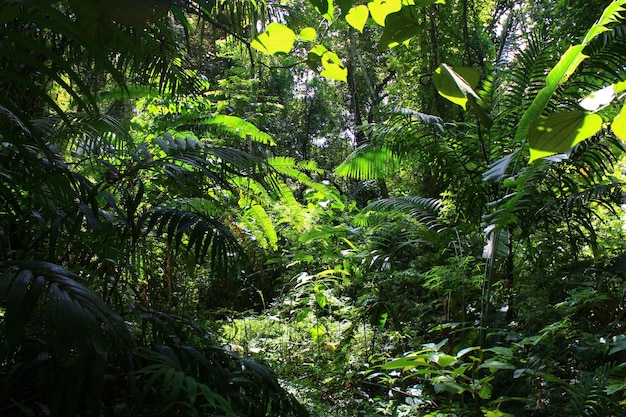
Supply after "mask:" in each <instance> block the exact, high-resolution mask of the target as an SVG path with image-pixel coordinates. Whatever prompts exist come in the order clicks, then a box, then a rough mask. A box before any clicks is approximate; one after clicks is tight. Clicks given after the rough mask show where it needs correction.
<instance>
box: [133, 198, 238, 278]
mask: <svg viewBox="0 0 626 417" xmlns="http://www.w3.org/2000/svg"><path fill="white" fill-rule="evenodd" d="M139 224H140V227H142V228H145V231H146V233H151V232H154V233H155V234H156V235H157V236H159V237H161V236H163V235H165V236H166V239H167V242H168V243H169V244H171V245H172V246H173V247H174V248H176V249H179V248H180V247H181V246H186V248H187V252H190V251H192V250H193V253H194V256H195V259H196V261H197V262H200V261H202V260H203V259H204V258H205V257H206V256H207V255H209V251H210V261H211V264H212V266H213V267H214V269H215V270H216V271H217V270H220V269H229V268H228V267H229V266H232V265H233V263H235V262H236V259H235V258H234V256H235V255H236V254H241V253H242V250H241V247H240V246H239V244H238V242H237V239H236V238H235V237H234V236H233V234H232V233H231V232H230V230H229V229H228V228H227V227H226V226H225V225H224V224H223V223H221V222H219V221H218V220H216V219H215V218H211V217H208V216H205V215H202V214H199V213H194V212H190V211H184V210H180V209H175V208H157V209H154V210H150V211H148V212H146V213H145V214H144V215H143V216H142V217H141V219H140V222H139ZM183 237H185V238H186V242H184V241H183Z"/></svg>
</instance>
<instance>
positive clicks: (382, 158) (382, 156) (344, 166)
mask: <svg viewBox="0 0 626 417" xmlns="http://www.w3.org/2000/svg"><path fill="white" fill-rule="evenodd" d="M397 164H398V161H397V159H396V157H395V156H394V155H393V153H392V152H391V150H390V149H388V148H386V147H380V146H378V145H372V144H366V145H362V146H360V147H359V148H357V149H355V150H354V151H353V152H352V153H351V154H350V155H348V157H347V158H346V159H345V161H343V162H342V163H341V164H339V166H338V167H337V168H335V173H336V174H337V175H342V176H345V177H349V178H356V179H360V180H372V179H380V178H386V177H387V176H388V174H389V173H390V172H393V171H394V170H395V169H396V167H397Z"/></svg>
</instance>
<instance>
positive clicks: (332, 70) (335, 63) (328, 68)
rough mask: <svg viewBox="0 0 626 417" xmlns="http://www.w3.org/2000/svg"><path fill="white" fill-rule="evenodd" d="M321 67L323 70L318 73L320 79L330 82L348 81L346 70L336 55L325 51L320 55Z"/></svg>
mask: <svg viewBox="0 0 626 417" xmlns="http://www.w3.org/2000/svg"><path fill="white" fill-rule="evenodd" d="M322 66H323V67H324V69H323V70H322V72H320V75H321V76H322V77H326V78H330V79H331V80H337V81H343V82H346V81H347V80H348V69H347V68H346V66H345V65H344V64H343V62H341V59H339V57H338V56H337V54H336V53H334V52H330V51H327V52H325V53H324V55H322Z"/></svg>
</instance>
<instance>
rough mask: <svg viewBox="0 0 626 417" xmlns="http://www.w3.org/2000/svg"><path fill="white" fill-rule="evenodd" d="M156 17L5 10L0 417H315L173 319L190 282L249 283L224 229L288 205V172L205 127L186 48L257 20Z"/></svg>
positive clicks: (260, 137) (216, 122) (58, 6)
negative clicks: (119, 416)
mask: <svg viewBox="0 0 626 417" xmlns="http://www.w3.org/2000/svg"><path fill="white" fill-rule="evenodd" d="M150 5H153V6H154V7H147V8H144V6H145V4H144V3H141V4H139V5H130V6H129V5H122V4H121V3H113V4H111V5H108V6H107V7H103V6H102V5H101V4H100V3H97V2H93V3H91V2H89V3H87V2H70V3H66V2H52V3H49V2H41V3H39V2H35V3H32V4H23V3H22V2H4V3H2V5H0V10H1V12H0V15H1V16H2V20H3V21H2V29H1V30H2V37H3V39H4V41H3V42H4V46H3V48H2V53H0V68H1V70H0V71H1V73H2V81H1V82H0V91H1V92H2V93H3V98H2V100H1V102H0V110H2V124H1V130H0V137H1V138H2V143H3V145H2V149H1V150H0V158H1V159H2V166H3V174H2V180H1V183H0V196H1V197H0V207H1V209H0V211H1V212H2V215H1V218H0V231H2V233H1V238H0V248H1V251H0V256H1V259H0V265H1V267H0V268H1V271H2V272H1V275H0V305H1V309H2V310H1V311H2V321H1V328H2V333H1V348H0V357H1V359H0V362H1V363H2V366H1V369H0V374H2V376H3V377H2V380H3V387H2V391H1V393H0V404H1V405H0V408H2V409H3V410H5V412H10V413H12V414H17V413H23V414H25V415H34V414H39V413H43V414H50V415H70V416H72V415H84V414H85V413H91V414H99V413H101V412H104V413H112V412H113V410H117V411H115V412H118V411H119V412H123V413H126V414H129V415H130V414H133V415H154V414H155V413H159V414H164V413H179V412H184V413H186V414H190V415H198V414H205V413H211V414H212V413H220V414H225V415H235V414H242V413H243V414H246V415H306V411H305V410H304V409H303V408H302V407H301V406H300V405H299V404H298V403H297V402H295V401H294V400H293V398H292V397H291V396H290V395H289V394H287V393H286V392H285V391H284V390H283V389H282V388H281V387H280V386H279V385H278V383H277V381H276V379H275V377H274V376H273V375H272V373H271V371H270V370H269V369H267V368H266V367H264V366H262V365H260V364H257V363H254V362H252V361H249V360H246V359H242V358H239V357H237V356H236V355H234V354H233V353H232V352H229V351H227V350H225V349H224V348H223V347H222V346H221V345H220V344H219V342H218V341H217V340H216V339H215V338H214V337H212V336H211V335H210V334H209V333H208V332H207V331H206V329H202V328H200V327H199V326H197V325H195V324H194V323H193V321H192V320H189V319H187V318H185V317H183V316H184V315H185V314H188V313H190V312H191V311H192V309H190V308H189V306H188V305H185V302H189V300H191V299H192V297H191V296H189V295H187V297H186V299H182V300H180V301H182V302H181V303H180V304H178V305H177V304H176V303H175V302H174V297H179V296H180V294H183V293H184V292H183V291H181V290H182V288H180V287H181V286H182V283H181V282H180V279H182V278H186V276H185V275H183V274H182V273H181V272H182V271H185V272H186V273H187V274H190V273H192V272H193V271H196V267H195V265H196V264H198V263H203V264H204V265H205V266H206V267H207V268H208V270H209V271H211V273H212V274H213V275H218V276H219V274H226V273H228V274H236V273H237V271H238V270H240V269H241V268H242V266H244V265H245V262H244V258H245V255H246V251H245V248H244V245H245V243H244V242H243V241H242V240H243V239H242V236H240V235H239V234H238V232H239V231H240V229H239V228H238V227H237V226H236V225H233V223H232V217H231V216H230V215H229V211H231V212H232V208H233V207H237V204H238V201H239V200H240V199H242V198H243V197H245V196H251V195H252V196H253V194H252V193H250V192H249V189H250V187H251V186H252V187H253V189H263V190H265V196H267V195H270V194H271V193H274V195H278V191H279V181H277V178H276V174H275V173H276V171H275V170H273V169H272V168H271V167H270V165H269V164H268V163H267V162H266V161H264V160H262V159H260V158H258V157H256V156H253V155H251V154H249V153H247V152H244V151H243V150H241V149H240V147H239V146H236V144H237V143H238V142H240V141H244V140H248V139H249V140H250V141H252V142H254V141H256V142H259V143H261V144H262V143H265V144H269V142H271V139H270V137H269V136H268V135H267V134H266V133H264V132H262V131H260V130H259V129H257V128H256V127H255V126H254V125H252V124H250V123H248V122H246V121H244V120H243V119H241V118H238V117H235V116H230V115H224V114H219V113H218V112H213V113H208V114H207V112H210V111H212V110H213V108H214V104H213V103H212V102H211V101H210V100H208V99H206V98H205V97H204V96H203V94H205V93H207V90H206V85H205V83H204V81H203V79H202V77H201V76H199V75H200V74H198V73H197V72H196V71H194V70H192V69H190V68H189V67H187V64H188V62H186V61H185V60H184V54H183V51H184V49H181V48H180V47H181V45H184V42H185V37H186V35H188V33H187V34H186V33H185V32H188V31H190V30H192V29H193V28H194V26H192V25H191V23H190V22H189V21H188V20H187V19H188V16H190V15H187V14H186V13H191V12H194V13H196V16H199V18H200V19H202V20H204V21H209V22H213V19H214V18H213V16H215V14H217V16H218V17H219V16H221V13H230V12H232V18H233V21H231V22H229V25H234V26H236V25H237V24H241V23H242V22H243V21H242V20H241V19H242V18H244V15H245V19H248V20H247V21H246V22H247V23H248V24H249V22H251V21H252V22H255V21H256V19H257V18H258V14H257V13H258V10H257V9H255V8H251V7H249V4H243V3H236V2H233V3H229V4H226V5H220V7H221V6H226V8H225V9H222V8H220V9H219V10H218V9H216V6H215V5H213V6H210V5H209V4H208V3H204V2H196V3H191V2H187V3H185V4H184V7H180V6H178V5H174V4H173V3H171V4H170V3H167V4H166V3H156V2H155V3H150ZM136 6H141V7H139V8H135V7H136ZM161 6H163V9H161ZM239 6H245V7H243V8H240V7H239ZM231 7H232V8H234V9H233V10H234V11H232V10H231V9H229V8H231ZM129 8H130V9H129ZM170 9H171V10H172V13H173V16H174V17H175V18H173V19H165V16H166V13H167V11H168V10H170ZM143 12H147V14H145V15H144V14H142V13H143ZM226 16H229V15H228V14H226ZM216 18H217V17H216ZM110 19H114V20H115V21H116V22H117V23H116V22H113V21H111V20H110ZM148 20H150V21H154V23H153V24H147V23H146V21H148ZM196 27H197V26H196ZM217 27H219V28H220V29H222V30H225V31H226V32H229V31H230V30H231V29H229V28H228V27H226V23H222V24H218V25H217ZM105 35H106V36H105ZM87 68H90V69H91V70H89V71H87V70H86V69H87ZM141 112H144V114H146V115H147V114H150V116H151V117H150V119H151V121H150V123H148V122H147V120H148V118H147V117H146V116H143V118H141V117H133V115H136V114H140V113H141ZM194 131H195V132H197V133H194ZM248 204H249V205H250V206H251V208H252V209H254V203H253V200H250V202H249V203H248ZM259 207H260V206H259ZM251 212H254V213H256V214H257V216H256V219H257V220H259V221H262V220H263V219H264V218H263V209H262V208H257V209H256V210H252V211H251ZM262 229H263V226H259V229H257V230H262ZM254 232H255V231H253V232H251V233H254ZM270 238H271V236H270ZM185 285H189V284H185ZM251 387H254V388H251Z"/></svg>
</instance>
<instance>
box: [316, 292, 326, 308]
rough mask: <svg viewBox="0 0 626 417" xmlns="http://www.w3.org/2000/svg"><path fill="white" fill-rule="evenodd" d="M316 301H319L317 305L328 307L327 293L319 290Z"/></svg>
mask: <svg viewBox="0 0 626 417" xmlns="http://www.w3.org/2000/svg"><path fill="white" fill-rule="evenodd" d="M315 301H316V302H317V305H319V306H320V308H324V307H326V304H327V302H328V299H327V298H326V295H324V293H323V292H318V293H317V294H315Z"/></svg>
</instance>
